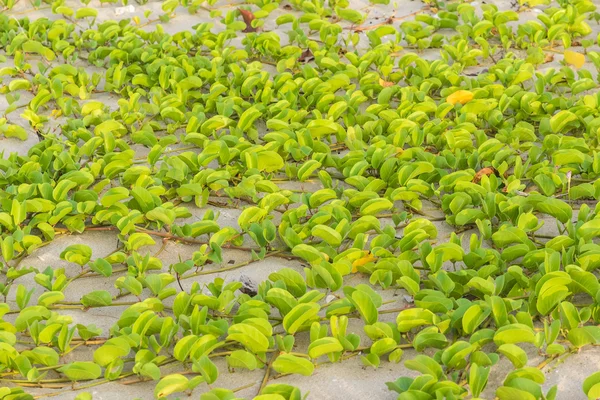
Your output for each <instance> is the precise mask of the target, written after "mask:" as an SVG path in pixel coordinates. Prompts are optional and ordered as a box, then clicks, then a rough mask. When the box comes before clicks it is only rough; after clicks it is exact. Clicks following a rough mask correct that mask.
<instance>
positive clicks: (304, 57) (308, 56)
mask: <svg viewBox="0 0 600 400" xmlns="http://www.w3.org/2000/svg"><path fill="white" fill-rule="evenodd" d="M314 59H315V57H314V56H313V53H312V51H310V49H306V50H304V51H303V52H302V54H300V57H298V62H302V63H307V62H310V61H312V60H314Z"/></svg>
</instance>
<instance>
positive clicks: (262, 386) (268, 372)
mask: <svg viewBox="0 0 600 400" xmlns="http://www.w3.org/2000/svg"><path fill="white" fill-rule="evenodd" d="M278 356H279V353H275V354H273V356H271V360H269V364H267V369H266V371H265V375H264V376H263V380H262V382H261V384H260V387H259V388H258V392H256V395H257V396H258V395H259V394H261V392H262V391H263V389H264V388H265V386H267V382H268V381H269V377H270V376H271V367H272V366H273V362H275V360H276V359H277V357H278Z"/></svg>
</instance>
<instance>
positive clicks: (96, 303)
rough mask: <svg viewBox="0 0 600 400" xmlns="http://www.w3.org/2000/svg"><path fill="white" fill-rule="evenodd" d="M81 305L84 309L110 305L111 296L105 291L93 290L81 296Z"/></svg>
mask: <svg viewBox="0 0 600 400" xmlns="http://www.w3.org/2000/svg"><path fill="white" fill-rule="evenodd" d="M81 304H83V305H84V306H86V307H103V306H109V305H111V304H112V296H111V294H110V293H109V292H107V291H106V290H95V291H93V292H90V293H88V294H85V295H83V297H82V298H81Z"/></svg>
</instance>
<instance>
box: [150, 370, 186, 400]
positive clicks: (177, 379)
mask: <svg viewBox="0 0 600 400" xmlns="http://www.w3.org/2000/svg"><path fill="white" fill-rule="evenodd" d="M187 389H188V379H187V378H186V377H185V376H183V375H180V374H171V375H167V376H165V377H164V378H162V379H161V380H160V381H159V382H158V383H157V384H156V387H155V388H154V397H156V398H157V399H161V398H163V397H167V396H169V395H171V394H173V393H177V392H184V391H186V390H187Z"/></svg>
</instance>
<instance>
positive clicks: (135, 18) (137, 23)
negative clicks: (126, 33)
mask: <svg viewBox="0 0 600 400" xmlns="http://www.w3.org/2000/svg"><path fill="white" fill-rule="evenodd" d="M132 19H133V22H135V24H136V25H139V24H140V17H138V16H137V15H136V16H134V17H133V18H132Z"/></svg>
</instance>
